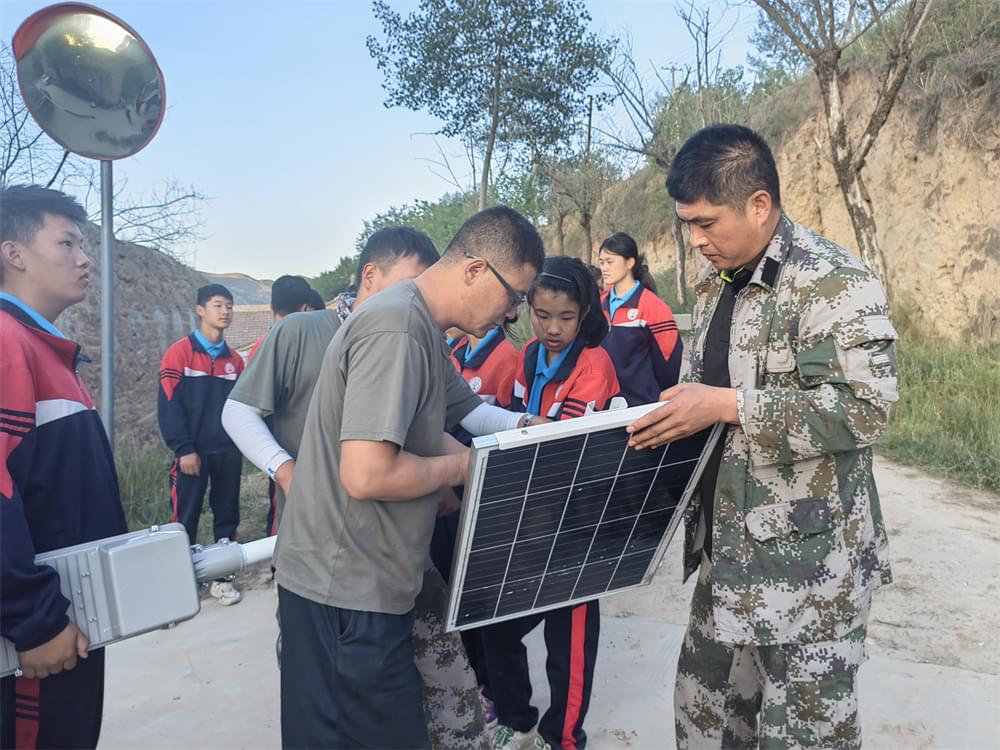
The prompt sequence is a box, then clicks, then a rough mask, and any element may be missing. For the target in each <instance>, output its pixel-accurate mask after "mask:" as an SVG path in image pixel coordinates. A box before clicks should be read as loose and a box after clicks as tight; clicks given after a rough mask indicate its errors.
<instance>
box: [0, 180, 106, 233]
mask: <svg viewBox="0 0 1000 750" xmlns="http://www.w3.org/2000/svg"><path fill="white" fill-rule="evenodd" d="M45 214H51V215H53V216H62V217H63V218H66V219H69V220H70V221H72V222H73V223H75V224H86V223H87V212H86V211H85V210H84V208H83V206H81V205H80V204H79V203H78V202H77V200H76V199H75V198H72V197H71V196H69V195H66V193H63V192H60V191H59V190H52V189H50V188H43V187H41V186H40V185H10V186H8V187H5V188H4V189H3V190H2V191H0V242H6V241H7V240H13V241H14V242H20V243H21V244H22V245H27V244H29V243H31V242H32V241H34V239H35V234H36V233H37V232H38V230H39V229H41V228H42V224H44V223H45Z"/></svg>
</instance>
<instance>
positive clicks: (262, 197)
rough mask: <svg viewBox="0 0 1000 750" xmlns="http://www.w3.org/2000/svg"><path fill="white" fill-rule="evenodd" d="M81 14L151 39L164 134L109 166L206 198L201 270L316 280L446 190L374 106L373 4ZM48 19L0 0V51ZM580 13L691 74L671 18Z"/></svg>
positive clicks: (633, 8)
mask: <svg viewBox="0 0 1000 750" xmlns="http://www.w3.org/2000/svg"><path fill="white" fill-rule="evenodd" d="M91 1H92V2H94V4H97V5H99V6H100V7H103V8H105V9H106V10H108V11H109V12H111V13H113V14H115V15H117V16H119V17H120V18H122V19H123V20H125V21H126V22H128V23H129V24H130V25H131V26H132V27H133V28H135V29H136V31H137V32H138V33H139V34H140V35H141V36H142V37H143V38H144V39H145V40H146V42H147V44H148V45H149V46H150V48H151V49H152V50H153V52H154V54H155V55H156V57H157V60H158V62H159V64H160V67H161V69H162V70H163V73H164V76H165V79H166V86H167V113H166V116H165V118H164V121H163V124H162V126H161V128H160V131H159V133H158V134H157V136H156V138H155V139H154V140H153V142H152V143H151V144H150V145H149V146H147V147H146V148H145V149H144V150H143V151H142V152H140V153H139V154H138V155H136V156H134V157H131V158H129V159H127V160H123V161H119V162H117V163H116V165H115V175H116V178H118V177H120V176H127V178H128V183H129V189H136V190H141V189H149V188H152V187H155V186H156V185H157V184H160V183H162V182H163V181H165V180H167V179H176V180H177V181H178V182H180V183H181V184H183V185H193V186H194V187H195V188H196V189H197V190H199V191H200V192H202V193H204V194H206V195H208V196H210V197H211V198H212V200H211V202H210V203H208V204H207V205H206V206H205V210H204V218H205V225H204V228H203V233H204V234H205V235H206V237H205V239H204V240H201V241H199V242H197V243H196V244H195V245H193V246H191V247H189V248H187V251H188V258H189V260H190V261H191V262H192V263H193V264H194V265H195V266H196V267H197V268H199V269H200V270H205V271H212V272H226V271H242V272H244V273H248V274H250V275H253V276H257V277H266V278H274V277H275V276H278V275H281V274H283V273H301V274H305V275H308V276H312V275H316V274H318V273H320V272H321V271H323V270H326V269H328V268H332V267H334V266H335V265H336V264H337V261H338V260H339V259H340V258H341V257H343V256H344V255H349V254H353V252H354V239H355V237H357V235H358V233H359V232H360V231H361V228H362V224H363V221H364V220H365V219H366V218H370V217H372V216H373V215H374V214H376V213H377V212H379V211H382V210H385V209H386V208H387V207H388V206H390V205H399V204H401V203H406V202H410V201H412V200H414V199H417V198H422V199H427V200H433V199H435V198H437V197H438V196H440V195H441V194H442V193H444V192H447V191H448V190H449V186H448V184H447V183H446V182H444V181H443V180H442V179H441V178H440V177H438V176H435V174H433V173H432V171H431V170H430V168H429V165H428V163H427V161H426V159H432V158H436V148H435V146H434V143H433V141H432V140H431V139H430V138H428V137H426V136H421V135H418V134H419V133H425V132H430V131H434V130H435V129H436V128H437V127H439V123H438V122H437V121H436V120H434V119H433V118H431V117H430V116H429V115H425V114H422V113H414V112H410V111H407V110H403V109H391V110H389V109H386V108H385V107H384V106H383V104H382V102H383V99H384V92H383V89H382V75H381V73H380V72H379V71H378V70H377V69H376V67H375V63H374V61H373V60H372V59H371V58H370V57H369V55H368V51H367V49H366V47H365V37H366V36H367V35H368V34H372V33H376V34H377V33H378V32H379V27H378V24H377V22H376V21H375V19H374V17H373V15H372V12H371V3H370V2H355V1H353V0H347V1H333V2H331V1H327V2H318V1H315V2H294V1H291V2H290V1H288V0H285V1H284V2H281V3H275V2H266V3H265V2H253V1H252V0H242V1H240V2H236V1H233V0H227V1H225V2H217V1H211V0H209V1H206V2H183V1H173V0H172V1H169V2H157V1H156V0H152V1H150V0H146V1H144V2H134V1H133V2H128V1H122V2H118V1H117V0H115V1H111V0H107V1H105V0H91ZM48 4H50V3H48V2H22V1H21V0H4V1H3V4H2V6H0V34H2V35H3V37H4V38H5V39H6V40H8V42H9V40H10V39H11V37H12V36H13V33H14V30H15V29H16V28H17V26H18V25H19V24H20V22H21V21H22V20H23V19H24V18H26V17H27V16H28V15H29V14H30V13H32V12H34V11H35V10H37V9H38V8H41V7H44V6H45V5H48ZM390 4H391V5H392V6H393V7H395V8H398V9H400V10H406V9H408V8H413V7H416V3H400V2H392V0H390ZM698 4H699V5H705V4H706V3H705V2H699V3H698ZM588 7H589V9H590V13H591V15H592V16H593V23H592V28H593V30H594V31H596V32H598V33H601V34H603V35H616V36H621V35H624V34H626V33H627V34H630V35H631V36H632V38H633V46H634V50H635V55H636V59H637V60H642V61H652V62H653V63H655V64H666V63H690V62H692V60H693V55H694V44H693V42H692V41H691V40H690V38H689V37H688V36H687V32H686V30H685V29H684V28H683V25H682V24H681V22H680V20H679V19H678V18H677V16H676V13H675V11H674V5H673V4H672V3H669V2H608V1H602V0H591V1H590V2H589V3H588ZM711 7H713V8H714V7H720V6H719V3H718V2H715V3H711ZM736 14H737V11H731V15H730V16H729V19H730V20H729V21H728V22H727V24H725V25H724V28H729V25H731V24H732V23H733V22H734V21H735V22H736V26H735V29H734V30H733V33H732V34H731V35H730V37H729V38H728V44H727V46H726V49H725V51H724V55H723V63H724V64H726V65H733V64H740V63H744V62H745V59H746V52H747V43H746V37H747V35H748V34H749V33H750V32H751V31H752V29H753V25H754V18H755V16H754V12H753V11H752V10H750V9H749V8H742V9H739V11H738V14H739V15H738V16H737V15H736Z"/></svg>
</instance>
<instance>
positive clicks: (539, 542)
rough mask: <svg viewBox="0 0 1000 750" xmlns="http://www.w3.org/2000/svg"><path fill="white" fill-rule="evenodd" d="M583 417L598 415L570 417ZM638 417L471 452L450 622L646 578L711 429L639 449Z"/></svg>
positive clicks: (564, 600) (512, 612) (470, 621)
mask: <svg viewBox="0 0 1000 750" xmlns="http://www.w3.org/2000/svg"><path fill="white" fill-rule="evenodd" d="M628 411H629V412H633V411H635V410H628ZM608 414H609V413H604V414H603V415H600V416H603V417H604V418H605V420H607V418H608V417H607V415H608ZM610 414H612V415H614V413H610ZM595 416H596V415H595ZM627 417H628V419H627V421H625V420H626V418H627ZM587 419H591V421H594V420H593V418H589V417H583V418H580V419H577V420H573V422H575V423H582V422H584V421H585V420H587ZM634 419H635V416H634V415H633V416H630V417H629V415H622V416H621V417H619V419H618V422H619V423H618V424H614V425H612V426H609V427H607V428H605V429H594V430H592V431H589V432H585V433H584V434H578V432H579V430H578V431H577V433H572V432H571V434H568V435H566V436H565V437H558V436H555V437H552V436H549V434H551V432H553V431H554V430H550V431H549V434H547V435H546V436H545V438H544V439H540V440H539V441H538V442H529V443H528V444H525V445H518V446H515V447H510V448H500V447H498V446H497V445H491V446H488V447H483V448H482V449H480V448H477V449H476V453H475V456H474V469H473V471H472V476H471V478H470V481H469V483H468V484H467V494H466V499H465V507H464V509H463V515H462V519H461V529H460V538H459V550H458V554H456V559H455V569H454V570H453V571H452V582H453V587H454V588H455V590H454V591H453V594H452V600H451V606H450V608H449V626H451V627H458V628H465V627H472V626H475V625H480V624H484V623H487V622H492V621H495V620H497V619H506V618H508V617H512V616H517V615H520V614H526V613H528V612H531V611H536V610H538V609H546V608H553V607H555V606H561V605H565V604H570V603H574V602H576V601H582V600H586V599H587V598H594V597H597V596H603V595H604V594H607V593H609V592H611V591H614V590H617V589H621V588H623V587H630V586H635V585H638V584H640V583H642V582H643V581H644V579H646V578H647V577H648V575H649V574H651V573H652V570H653V569H655V565H654V563H658V561H659V559H660V557H662V553H663V549H665V546H666V541H668V539H669V534H668V531H672V529H673V528H674V527H676V525H677V522H678V521H679V516H678V514H677V509H678V508H679V507H680V505H681V504H682V501H683V500H684V499H685V497H684V491H685V488H686V487H687V486H688V485H689V480H690V479H691V475H692V472H693V471H694V469H695V466H696V465H697V464H698V461H699V457H700V456H701V455H702V453H703V450H702V449H703V448H704V446H705V444H706V439H707V437H708V436H707V434H702V435H699V436H694V437H692V438H688V439H686V440H685V441H677V442H675V443H673V444H671V445H669V446H661V447H660V448H657V449H654V450H645V451H634V450H631V449H629V448H628V435H627V433H626V432H625V430H624V424H627V423H628V422H630V421H632V420H634ZM562 424H563V425H565V424H567V423H562ZM545 427H548V428H555V425H546V426H545ZM533 429H534V428H533ZM716 432H717V431H716ZM521 434H522V435H530V432H529V431H522V433H521ZM715 434H716V433H713V436H714V435H715ZM691 484H693V483H691Z"/></svg>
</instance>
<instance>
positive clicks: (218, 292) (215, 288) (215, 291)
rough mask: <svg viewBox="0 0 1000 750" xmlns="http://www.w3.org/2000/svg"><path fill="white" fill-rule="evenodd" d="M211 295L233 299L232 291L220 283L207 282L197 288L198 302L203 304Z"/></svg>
mask: <svg viewBox="0 0 1000 750" xmlns="http://www.w3.org/2000/svg"><path fill="white" fill-rule="evenodd" d="M212 297H225V298H226V299H227V300H229V301H230V302H232V301H233V293H232V292H230V291H229V290H228V289H226V287H224V286H222V284H207V285H206V286H203V287H201V288H200V289H198V304H199V305H204V304H205V303H206V302H208V301H209V300H210V299H212Z"/></svg>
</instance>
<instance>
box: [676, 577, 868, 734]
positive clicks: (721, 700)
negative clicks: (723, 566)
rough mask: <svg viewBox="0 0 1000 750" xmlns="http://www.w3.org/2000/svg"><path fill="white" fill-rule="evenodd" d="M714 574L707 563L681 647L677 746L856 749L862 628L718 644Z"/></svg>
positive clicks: (863, 638)
mask: <svg viewBox="0 0 1000 750" xmlns="http://www.w3.org/2000/svg"><path fill="white" fill-rule="evenodd" d="M711 569H712V565H711V563H709V562H708V560H707V559H706V560H705V562H704V563H703V564H702V568H701V572H700V573H699V575H698V584H697V586H696V587H695V590H694V598H693V599H692V602H691V621H690V624H689V625H688V630H687V633H686V634H685V637H684V645H683V646H682V647H681V655H680V661H679V663H678V669H677V684H676V687H675V690H674V715H675V717H676V718H675V726H676V730H677V747H678V748H681V749H682V750H696V749H697V750H703V749H704V750H707V749H708V748H747V749H748V750H749V749H751V748H757V747H758V746H759V747H760V748H763V749H765V750H792V749H793V748H828V749H831V750H832V749H834V748H837V749H838V750H840V749H843V750H847V749H848V748H860V747H861V726H860V723H859V721H858V704H857V691H856V687H857V673H858V667H859V666H860V665H861V663H862V662H863V661H864V660H865V647H864V641H865V626H864V625H862V626H860V627H858V628H857V629H855V630H854V631H852V632H850V633H848V634H847V635H845V636H844V637H842V638H839V639H837V640H833V641H824V642H817V643H808V644H799V643H790V644H783V645H776V646H754V645H732V644H726V643H720V642H719V641H717V640H716V639H715V624H714V622H713V620H712V594H711V591H712V573H711ZM758 716H759V723H758Z"/></svg>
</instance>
